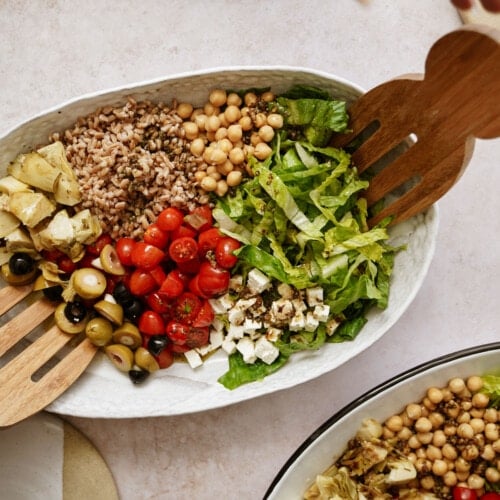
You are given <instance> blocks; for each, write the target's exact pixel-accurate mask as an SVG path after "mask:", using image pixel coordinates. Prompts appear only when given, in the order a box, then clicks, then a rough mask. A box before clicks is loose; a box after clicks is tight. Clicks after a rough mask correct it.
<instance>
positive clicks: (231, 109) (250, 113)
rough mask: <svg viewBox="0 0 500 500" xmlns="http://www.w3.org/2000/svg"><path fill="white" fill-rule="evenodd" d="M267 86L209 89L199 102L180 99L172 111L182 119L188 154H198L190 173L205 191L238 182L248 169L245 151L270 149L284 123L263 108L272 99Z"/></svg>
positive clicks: (221, 190) (261, 155)
mask: <svg viewBox="0 0 500 500" xmlns="http://www.w3.org/2000/svg"><path fill="white" fill-rule="evenodd" d="M274 99H275V95H274V94H273V93H272V92H270V91H269V92H264V93H262V94H260V95H257V94H255V93H254V92H247V93H246V94H245V95H244V96H243V98H241V97H240V96H239V95H238V94H236V93H227V92H226V91H225V90H222V89H214V90H212V91H211V92H210V93H209V96H208V101H207V102H206V103H205V105H204V106H203V107H199V108H194V107H193V106H192V105H191V104H189V103H185V102H182V103H179V104H178V105H177V109H176V111H177V114H178V115H179V116H180V117H181V118H182V119H183V120H184V122H183V128H184V133H185V137H186V139H188V140H189V141H191V143H190V151H191V154H192V155H193V156H194V157H195V158H197V159H198V170H197V171H196V172H195V174H194V175H195V179H196V182H197V183H198V185H199V186H200V187H201V188H202V189H203V190H204V191H207V192H213V193H215V194H216V195H217V196H224V195H225V194H226V193H227V191H228V189H229V188H230V187H235V186H238V185H239V184H240V183H241V182H242V180H243V178H244V176H245V174H246V173H248V174H250V172H247V168H246V160H247V158H248V157H249V156H250V155H253V156H255V157H256V158H257V159H258V160H265V159H266V158H267V157H268V156H269V155H270V154H271V153H272V149H271V146H270V145H269V143H270V142H271V141H272V140H273V138H274V135H275V131H276V130H277V129H280V128H282V127H283V117H282V115H280V114H279V113H276V112H271V111H269V110H268V105H269V103H270V102H272V101H274Z"/></svg>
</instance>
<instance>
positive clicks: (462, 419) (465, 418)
mask: <svg viewBox="0 0 500 500" xmlns="http://www.w3.org/2000/svg"><path fill="white" fill-rule="evenodd" d="M457 422H458V423H459V424H468V423H469V422H470V413H469V412H468V411H463V412H461V413H460V414H459V415H458V417H457Z"/></svg>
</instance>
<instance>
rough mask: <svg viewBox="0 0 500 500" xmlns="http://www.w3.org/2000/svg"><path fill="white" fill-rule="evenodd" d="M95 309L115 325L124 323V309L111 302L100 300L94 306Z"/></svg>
mask: <svg viewBox="0 0 500 500" xmlns="http://www.w3.org/2000/svg"><path fill="white" fill-rule="evenodd" d="M94 309H95V310H96V311H97V312H98V313H99V314H100V315H101V316H104V317H105V318H106V319H108V320H109V321H111V323H113V324H115V325H121V324H122V323H123V307H122V306H121V305H120V304H117V303H115V302H110V301H109V300H104V299H103V300H100V301H99V302H96V303H95V304H94Z"/></svg>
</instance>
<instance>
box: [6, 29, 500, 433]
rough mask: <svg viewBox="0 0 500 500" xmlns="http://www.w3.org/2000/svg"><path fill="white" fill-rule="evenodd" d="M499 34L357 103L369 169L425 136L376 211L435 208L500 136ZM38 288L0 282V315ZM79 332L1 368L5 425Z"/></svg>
mask: <svg viewBox="0 0 500 500" xmlns="http://www.w3.org/2000/svg"><path fill="white" fill-rule="evenodd" d="M499 43H500V34H499V33H498V32H495V31H494V30H491V29H489V30H487V29H485V28H480V27H474V28H470V27H468V28H464V29H461V30H458V31H456V32H453V33H451V34H449V35H446V36H444V37H443V38H441V39H440V40H438V42H437V43H436V44H435V45H434V46H433V47H432V48H431V50H430V52H429V55H428V57H427V61H426V71H425V75H420V76H412V77H401V78H398V79H396V80H393V81H390V82H388V83H384V84H382V85H380V86H378V87H376V88H374V89H373V90H371V91H370V92H368V93H367V94H365V95H363V96H362V97H361V98H359V100H357V101H356V102H355V103H354V104H353V105H352V106H351V108H350V109H349V113H350V115H351V128H352V133H350V134H346V135H343V136H339V137H338V138H337V139H336V142H335V143H334V145H336V146H345V145H347V144H349V143H350V142H351V141H352V140H353V139H354V138H356V137H357V136H358V135H359V134H360V132H362V131H363V130H364V129H366V128H367V127H368V126H369V125H371V124H372V123H377V124H378V125H379V127H378V129H377V131H376V132H375V133H374V134H373V135H371V136H370V137H369V138H368V139H366V140H365V141H364V142H363V143H362V144H361V146H360V147H359V148H358V149H357V150H356V151H355V152H354V154H353V156H352V160H353V163H354V164H355V165H356V166H357V167H358V169H359V170H360V171H361V172H363V171H365V170H367V169H368V168H369V167H371V166H373V165H374V164H375V163H377V162H378V160H380V159H381V158H383V157H384V156H385V155H386V154H387V153H388V152H390V151H391V150H393V149H394V148H395V147H396V146H398V145H399V144H401V143H403V142H404V141H405V140H406V139H407V138H408V137H412V136H415V137H416V138H417V142H416V143H415V144H414V145H412V146H410V147H409V149H407V150H406V151H405V152H404V153H403V154H401V155H400V156H398V157H397V158H396V159H395V160H394V161H390V162H388V164H387V165H386V166H385V168H383V169H382V170H380V171H378V172H377V173H376V174H375V176H374V177H373V179H372V180H371V182H370V187H369V189H368V190H367V193H366V195H367V197H368V201H369V203H370V204H373V203H375V202H377V201H378V200H380V199H382V198H384V197H386V195H388V194H389V193H391V191H393V190H394V189H395V188H398V187H399V186H401V185H403V184H405V183H406V182H407V181H408V180H409V179H411V178H413V177H415V176H417V177H419V179H418V183H417V184H416V185H415V186H414V187H412V188H411V189H410V190H408V191H407V192H406V193H405V194H403V195H402V196H400V197H399V198H398V199H396V201H394V202H393V203H391V204H389V205H388V206H386V208H384V210H383V211H382V212H380V213H379V214H378V215H377V216H376V217H374V218H373V219H372V220H371V221H370V223H371V224H374V223H376V222H377V221H379V220H380V219H381V218H382V217H385V216H387V215H394V219H393V223H396V222H400V221H402V220H404V219H406V218H408V217H411V216H412V215H414V214H416V213H419V212H421V211H423V210H425V209H426V208H428V207H429V206H430V205H431V204H432V203H433V202H434V201H436V200H437V199H438V198H440V197H441V196H442V195H443V194H444V193H445V192H446V191H447V190H448V189H450V187H451V186H452V185H453V184H454V183H455V182H456V181H457V180H458V178H459V177H460V175H461V173H462V171H463V169H464V168H465V166H466V165H467V163H468V161H469V159H470V155H471V153H472V147H473V142H474V138H475V137H477V138H485V139H486V138H492V137H496V136H499V135H500V45H499ZM30 292H31V288H30V287H29V286H25V287H10V286H9V287H5V288H3V289H2V290H0V315H1V314H4V313H5V312H7V311H9V310H10V309H11V308H12V307H14V306H15V305H16V304H17V303H18V302H20V301H22V300H23V299H24V298H25V297H27V295H28V294H29V293H30ZM52 312H53V305H52V304H50V303H49V302H47V301H45V300H44V299H40V300H38V301H36V302H34V304H33V305H31V306H29V307H28V308H26V309H25V310H24V311H22V312H21V313H20V314H19V315H17V316H16V317H14V318H13V319H11V320H10V321H9V322H8V323H6V324H5V325H4V326H3V327H1V328H0V357H1V356H3V355H4V354H5V353H6V352H7V351H8V350H9V349H10V348H11V347H12V346H14V345H15V344H16V343H17V342H18V341H20V340H21V339H22V338H24V337H25V336H26V335H27V334H28V333H29V332H30V331H32V330H33V329H34V328H35V327H36V326H37V325H39V324H41V323H43V322H44V321H45V320H46V319H47V318H48V317H49V316H50V315H51V314H52ZM70 340H71V336H70V335H67V334H65V333H62V332H61V331H59V330H58V328H57V327H55V326H53V327H51V328H49V329H48V330H47V331H46V332H45V333H43V334H42V335H41V336H40V337H39V338H38V339H37V340H35V341H34V342H33V343H32V344H31V345H30V346H29V347H28V348H26V349H25V350H24V351H22V352H21V353H20V354H18V355H17V356H15V357H14V358H13V359H12V360H11V361H9V362H8V363H7V364H6V365H5V366H3V367H2V368H0V426H6V425H11V424H14V423H16V422H18V421H20V420H22V419H24V418H26V417H29V416H30V415H32V414H33V413H35V412H37V411H39V410H41V409H43V408H44V407H45V406H47V405H48V404H50V403H51V402H52V401H54V400H55V399H56V398H57V397H58V396H60V395H61V394H62V393H63V392H64V391H65V390H66V389H67V388H68V387H69V386H70V385H71V384H72V383H73V382H74V381H75V380H76V379H77V378H78V377H79V376H80V375H81V373H82V372H83V371H84V370H85V368H86V367H87V366H88V364H89V363H90V362H91V360H92V359H93V357H94V355H95V353H96V350H97V349H96V348H95V347H94V346H93V345H92V344H91V343H90V342H89V341H88V340H87V339H85V340H83V341H82V342H81V343H80V344H78V345H77V346H76V347H74V348H73V349H72V350H71V351H70V353H69V354H68V355H67V356H66V357H64V358H62V360H60V361H59V362H57V363H56V365H55V366H54V367H53V368H51V369H50V371H49V372H48V373H46V374H45V375H43V376H42V377H41V379H39V380H38V381H35V380H33V374H34V373H35V372H36V371H37V370H38V369H39V368H40V367H41V366H43V365H44V364H45V363H46V362H47V361H48V360H49V359H51V358H52V357H53V356H54V354H56V353H57V352H58V351H59V349H61V348H62V347H63V346H65V345H66V344H67V343H68V342H70Z"/></svg>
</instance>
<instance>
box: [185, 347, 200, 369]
mask: <svg viewBox="0 0 500 500" xmlns="http://www.w3.org/2000/svg"><path fill="white" fill-rule="evenodd" d="M184 356H185V357H186V360H187V362H188V363H189V366H190V367H191V368H198V367H199V366H201V365H202V364H203V360H202V359H201V357H200V355H199V354H198V353H197V352H196V350H195V349H191V350H190V351H187V352H185V353H184Z"/></svg>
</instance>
